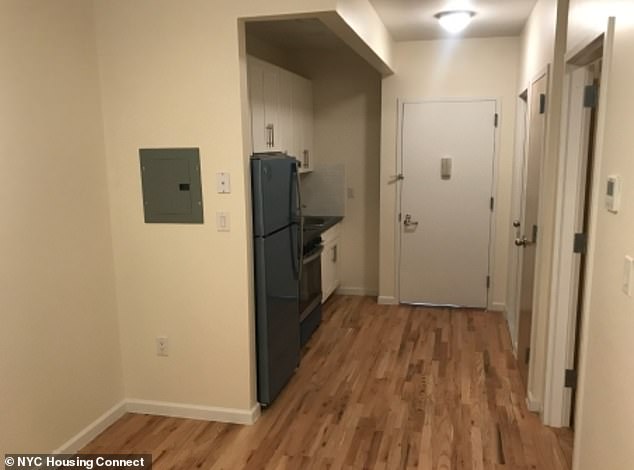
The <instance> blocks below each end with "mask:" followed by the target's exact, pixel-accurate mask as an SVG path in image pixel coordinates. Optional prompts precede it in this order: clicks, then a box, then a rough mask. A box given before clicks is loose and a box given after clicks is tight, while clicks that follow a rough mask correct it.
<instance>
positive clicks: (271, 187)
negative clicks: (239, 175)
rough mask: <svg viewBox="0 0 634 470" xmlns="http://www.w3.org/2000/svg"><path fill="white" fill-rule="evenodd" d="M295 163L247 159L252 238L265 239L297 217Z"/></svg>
mask: <svg viewBox="0 0 634 470" xmlns="http://www.w3.org/2000/svg"><path fill="white" fill-rule="evenodd" d="M297 178H298V176H297V161H296V160H295V159H294V158H291V157H287V156H284V155H280V156H279V157H270V156H269V157H257V156H254V157H252V159H251V184H252V188H251V189H252V191H253V234H254V235H255V236H256V237H262V236H266V235H269V234H271V233H273V232H276V231H277V230H279V229H281V228H283V227H286V226H288V225H290V224H291V223H293V222H294V221H295V218H296V214H297V213H298V210H299V209H298V198H297V189H296V188H297V181H296V179H297Z"/></svg>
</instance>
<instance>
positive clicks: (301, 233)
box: [293, 165, 304, 281]
mask: <svg viewBox="0 0 634 470" xmlns="http://www.w3.org/2000/svg"><path fill="white" fill-rule="evenodd" d="M294 170H295V171H294V172H293V173H294V177H295V190H296V191H297V208H296V209H295V216H296V217H299V237H297V238H298V241H299V246H298V247H297V253H298V255H299V256H298V263H297V264H298V265H299V280H300V281H301V279H302V265H303V263H304V218H303V217H302V192H301V188H300V181H299V172H298V171H297V165H295V167H294Z"/></svg>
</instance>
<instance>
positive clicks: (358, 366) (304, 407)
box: [82, 296, 572, 470]
mask: <svg viewBox="0 0 634 470" xmlns="http://www.w3.org/2000/svg"><path fill="white" fill-rule="evenodd" d="M525 398H526V397H525V393H524V391H523V386H522V382H521V379H520V375H519V371H518V367H517V363H516V361H515V358H514V356H513V353H512V350H511V341H510V336H509V334H508V330H507V327H506V324H505V320H504V318H503V316H502V315H501V314H499V313H492V312H481V311H474V310H450V309H442V308H441V309H432V308H425V307H412V306H381V305H377V304H376V303H375V302H374V301H373V299H370V298H367V297H345V296H334V297H333V298H332V299H331V300H330V301H329V302H328V303H327V304H326V305H325V308H324V321H323V323H322V325H321V327H320V328H319V330H318V331H317V332H316V334H315V336H314V337H313V338H312V339H311V341H310V342H309V344H308V345H307V347H306V349H305V350H304V353H303V358H302V363H301V366H300V368H299V370H298V371H297V373H296V374H295V376H294V377H293V379H292V380H291V382H290V383H289V385H288V386H287V387H286V389H285V390H284V391H283V392H282V394H281V395H280V396H279V398H278V399H277V401H276V402H275V403H274V404H273V405H272V406H270V407H269V408H268V409H266V410H264V411H263V413H262V416H261V418H260V419H259V421H258V422H257V423H256V424H254V425H252V426H239V425H232V424H223V423H210V422H204V421H196V420H187V419H176V418H165V417H157V416H149V415H136V414H127V415H125V416H123V417H122V418H121V419H120V420H118V421H117V422H116V423H114V424H113V425H112V426H111V427H110V428H108V429H107V430H106V431H105V432H104V433H103V434H101V435H100V436H99V437H97V438H96V439H95V440H94V441H93V442H91V443H90V444H89V445H88V446H86V447H85V448H84V449H83V450H82V452H150V453H152V455H153V459H154V470H166V469H170V470H171V469H201V470H211V469H214V470H220V469H225V470H235V469H253V470H256V469H257V470H261V469H275V470H277V469H279V470H282V469H284V470H294V469H302V470H305V469H318V470H323V469H332V470H343V469H383V470H393V469H405V470H407V469H419V470H440V469H447V470H449V469H451V470H463V469H464V470H511V469H512V470H529V469H530V470H569V469H570V461H571V455H572V438H571V435H572V433H570V432H569V431H566V430H553V429H550V428H547V427H545V426H542V425H541V424H540V422H539V419H538V418H537V416H536V415H534V414H532V413H530V412H529V411H528V410H527V409H526V401H525Z"/></svg>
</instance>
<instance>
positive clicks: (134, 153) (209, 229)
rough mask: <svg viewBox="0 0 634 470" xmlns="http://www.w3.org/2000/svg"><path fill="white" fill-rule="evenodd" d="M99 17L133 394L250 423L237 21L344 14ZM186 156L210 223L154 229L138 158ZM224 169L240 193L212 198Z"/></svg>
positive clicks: (153, 10) (124, 339)
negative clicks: (221, 219)
mask: <svg viewBox="0 0 634 470" xmlns="http://www.w3.org/2000/svg"><path fill="white" fill-rule="evenodd" d="M96 5H97V6H96V13H97V14H96V18H97V42H98V51H99V59H100V62H99V65H100V70H101V83H102V100H103V103H104V106H103V110H104V121H105V141H106V155H107V161H108V179H109V184H110V188H111V197H110V203H111V214H112V223H113V243H114V253H115V260H116V264H115V265H116V273H117V293H118V296H117V297H118V299H117V300H118V310H119V318H120V322H121V343H122V351H123V363H124V375H125V384H126V396H127V397H128V398H132V399H135V398H140V399H146V400H157V401H166V402H177V403H181V404H194V405H202V406H214V407H228V408H234V409H237V410H240V411H244V412H247V411H248V410H249V409H250V408H251V407H252V406H253V405H254V403H255V375H254V351H253V346H254V339H253V335H254V333H253V316H254V312H253V301H252V297H253V287H252V253H251V229H250V217H251V214H250V193H249V184H248V181H249V174H248V154H249V152H250V145H249V141H248V127H247V122H248V120H247V114H246V113H247V111H246V110H247V108H246V104H247V100H246V82H245V78H246V76H245V67H244V55H242V58H241V59H240V53H241V51H240V49H239V37H240V36H239V28H238V21H237V20H238V18H240V17H255V16H259V15H282V14H308V15H309V16H310V15H312V13H310V12H319V13H318V14H321V13H323V12H324V11H335V10H336V8H337V2H335V1H328V0H305V1H296V0H276V1H270V2H250V1H246V0H244V1H235V0H233V1H229V0H225V1H216V2H209V1H206V0H188V1H186V2H173V1H169V0H160V1H157V0H138V1H135V2H129V1H127V0H112V1H107V2H101V1H98V2H96ZM342 21H344V22H345V21H346V20H345V18H344V19H343V20H342ZM348 26H349V27H351V28H352V29H355V30H356V29H357V27H358V25H356V24H355V25H348ZM179 146H193V147H199V148H200V152H201V166H202V184H203V201H204V206H205V207H204V208H205V221H206V223H205V224H204V225H193V226H192V225H146V224H144V223H143V213H142V205H141V187H140V175H139V164H138V149H139V148H140V147H179ZM219 171H228V172H230V173H231V176H232V194H228V195H218V194H216V193H215V173H216V172H219ZM216 211H227V212H229V213H230V219H231V232H228V233H222V232H217V231H216V230H215V226H214V220H215V212H216ZM159 335H164V336H168V337H169V341H170V356H169V357H167V358H159V357H157V356H156V355H155V347H154V340H155V337H156V336H159Z"/></svg>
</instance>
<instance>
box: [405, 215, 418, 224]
mask: <svg viewBox="0 0 634 470" xmlns="http://www.w3.org/2000/svg"><path fill="white" fill-rule="evenodd" d="M403 225H405V226H406V227H415V226H417V225H418V222H416V221H413V220H412V216H411V215H409V214H407V215H406V216H405V220H404V221H403Z"/></svg>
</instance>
